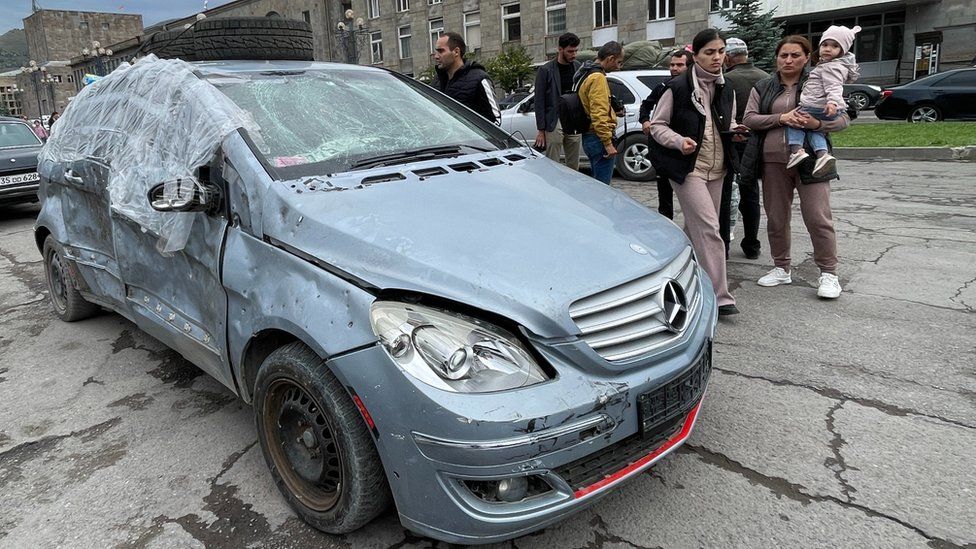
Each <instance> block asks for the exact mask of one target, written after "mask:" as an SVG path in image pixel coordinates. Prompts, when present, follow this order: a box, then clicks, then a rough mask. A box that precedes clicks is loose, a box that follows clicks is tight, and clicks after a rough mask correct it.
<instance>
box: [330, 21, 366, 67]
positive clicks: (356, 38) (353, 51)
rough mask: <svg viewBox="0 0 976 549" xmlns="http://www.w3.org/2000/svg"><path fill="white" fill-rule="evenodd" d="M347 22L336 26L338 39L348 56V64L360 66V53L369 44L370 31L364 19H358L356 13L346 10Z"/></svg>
mask: <svg viewBox="0 0 976 549" xmlns="http://www.w3.org/2000/svg"><path fill="white" fill-rule="evenodd" d="M345 16H346V20H345V21H339V23H338V24H336V32H335V35H336V38H338V39H339V46H340V47H341V48H342V50H343V53H345V56H346V62H347V63H352V64H354V65H355V64H359V51H360V50H361V49H363V48H364V47H366V45H367V44H368V43H369V29H368V28H366V23H365V21H363V18H362V17H356V12H354V11H353V10H351V9H350V10H346V13H345Z"/></svg>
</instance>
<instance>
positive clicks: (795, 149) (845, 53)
mask: <svg viewBox="0 0 976 549" xmlns="http://www.w3.org/2000/svg"><path fill="white" fill-rule="evenodd" d="M860 31H861V27H857V26H855V27H854V28H853V29H849V28H847V27H842V26H838V25H833V26H831V27H830V28H828V29H827V30H826V31H824V33H823V36H822V37H821V38H820V48H819V51H818V54H819V56H820V62H819V63H817V66H816V67H814V68H813V70H812V71H810V75H809V77H808V78H807V81H806V84H804V85H803V92H802V93H801V94H800V109H802V110H803V111H804V112H806V113H808V114H809V115H810V116H812V117H814V118H816V119H817V120H833V119H834V118H837V117H838V116H840V115H841V114H843V113H844V111H846V109H847V103H846V102H844V84H850V83H852V82H854V81H856V80H857V77H858V76H859V70H858V67H857V61H856V60H855V59H854V54H853V53H850V50H851V46H852V45H853V44H854V35H855V34H857V33H858V32H860ZM786 139H787V142H788V143H789V145H790V159H789V161H788V162H787V164H786V168H787V169H789V168H792V167H794V166H796V165H797V164H799V163H800V162H803V160H804V159H806V158H807V157H808V156H810V155H809V154H807V152H806V151H805V150H803V142H804V140H809V142H810V147H811V148H813V151H814V153H816V155H817V161H816V164H814V167H813V175H814V176H822V175H826V174H828V173H830V172H831V171H832V170H833V169H834V165H835V163H836V159H835V158H834V157H833V156H831V155H830V154H829V153H828V152H827V138H826V137H824V134H823V133H822V132H819V131H815V130H803V129H799V128H792V127H790V128H786Z"/></svg>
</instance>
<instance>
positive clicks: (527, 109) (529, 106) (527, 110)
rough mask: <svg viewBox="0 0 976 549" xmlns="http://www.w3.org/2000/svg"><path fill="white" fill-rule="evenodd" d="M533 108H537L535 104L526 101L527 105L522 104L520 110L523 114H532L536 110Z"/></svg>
mask: <svg viewBox="0 0 976 549" xmlns="http://www.w3.org/2000/svg"><path fill="white" fill-rule="evenodd" d="M533 107H535V103H534V102H532V101H526V102H525V103H522V104H521V105H519V109H518V110H519V112H520V113H522V114H528V113H530V112H532V111H533V110H534V109H533Z"/></svg>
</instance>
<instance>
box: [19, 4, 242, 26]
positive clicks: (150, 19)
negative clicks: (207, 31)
mask: <svg viewBox="0 0 976 549" xmlns="http://www.w3.org/2000/svg"><path fill="white" fill-rule="evenodd" d="M229 1H230V0H209V1H208V2H207V7H209V8H213V7H216V6H219V5H221V4H226V3H227V2H229ZM37 3H38V4H40V6H41V7H42V8H44V9H51V10H78V11H107V12H112V13H133V14H141V15H142V24H143V26H146V27H148V26H149V25H152V24H153V23H158V22H159V21H163V20H165V19H172V18H174V17H183V16H186V15H190V14H191V13H196V12H199V11H203V0H37ZM0 5H2V8H0V34H3V33H5V32H7V31H8V30H10V29H22V28H24V18H25V17H27V16H28V15H30V14H31V1H30V0H0Z"/></svg>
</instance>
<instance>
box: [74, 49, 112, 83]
mask: <svg viewBox="0 0 976 549" xmlns="http://www.w3.org/2000/svg"><path fill="white" fill-rule="evenodd" d="M81 55H82V56H84V57H85V59H90V60H92V61H94V63H95V74H97V75H98V76H105V59H107V58H109V57H111V56H112V50H111V48H103V47H102V45H101V43H99V42H98V40H94V41H92V43H91V48H85V49H83V50H81Z"/></svg>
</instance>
